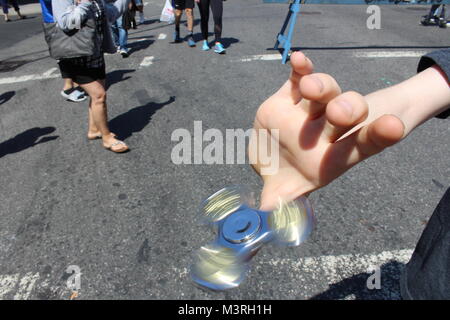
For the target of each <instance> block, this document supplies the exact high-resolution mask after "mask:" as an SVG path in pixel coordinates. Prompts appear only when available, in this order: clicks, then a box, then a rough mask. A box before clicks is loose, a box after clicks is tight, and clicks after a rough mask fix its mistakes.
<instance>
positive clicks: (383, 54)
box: [353, 51, 427, 58]
mask: <svg viewBox="0 0 450 320" xmlns="http://www.w3.org/2000/svg"><path fill="white" fill-rule="evenodd" d="M426 53H427V51H368V52H355V53H353V56H354V57H355V58H419V57H421V56H423V55H425V54H426Z"/></svg>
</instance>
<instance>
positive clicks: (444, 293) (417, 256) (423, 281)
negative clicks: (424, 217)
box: [400, 188, 450, 300]
mask: <svg viewBox="0 0 450 320" xmlns="http://www.w3.org/2000/svg"><path fill="white" fill-rule="evenodd" d="M400 285H401V292H402V297H403V299H408V300H410V299H441V300H442V299H445V300H448V299H450V188H449V189H448V190H447V192H446V193H445V194H444V197H443V198H442V199H441V201H440V202H439V205H438V206H437V207H436V209H435V210H434V212H433V215H432V216H431V218H430V221H429V222H428V224H427V226H426V228H425V230H424V231H423V233H422V236H421V237H420V240H419V243H418V244H417V246H416V249H415V250H414V253H413V255H412V257H411V260H410V261H409V262H408V264H407V265H406V268H405V270H404V273H403V275H402V279H401V283H400Z"/></svg>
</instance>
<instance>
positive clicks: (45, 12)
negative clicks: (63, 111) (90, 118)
mask: <svg viewBox="0 0 450 320" xmlns="http://www.w3.org/2000/svg"><path fill="white" fill-rule="evenodd" d="M39 2H40V4H41V10H42V20H43V22H44V23H54V22H55V20H54V19H53V10H52V0H39ZM60 71H61V76H62V78H63V80H64V86H63V89H62V91H61V95H62V96H63V97H64V98H65V99H67V100H68V101H72V102H81V101H84V100H86V99H87V97H86V95H85V92H84V90H83V89H82V88H81V87H80V86H79V85H78V84H76V83H74V82H73V81H72V79H70V78H69V76H70V75H66V74H64V70H60Z"/></svg>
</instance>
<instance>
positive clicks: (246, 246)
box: [191, 187, 315, 290]
mask: <svg viewBox="0 0 450 320" xmlns="http://www.w3.org/2000/svg"><path fill="white" fill-rule="evenodd" d="M254 207H255V199H254V197H253V195H252V193H251V192H249V190H247V189H245V188H244V187H228V188H224V189H222V190H220V191H218V192H216V193H215V194H213V195H212V196H210V197H209V198H208V199H206V200H205V201H204V202H203V203H202V205H201V210H200V214H201V218H202V220H203V221H204V222H207V223H209V224H212V225H214V226H216V227H217V231H218V232H217V238H216V240H215V241H214V242H213V243H211V244H208V245H206V246H204V247H201V248H200V250H198V251H197V255H196V259H195V261H194V264H193V265H192V267H191V276H192V279H193V280H194V281H195V283H197V284H198V285H200V286H202V287H206V288H209V289H212V290H226V289H231V288H235V287H237V286H239V284H240V283H241V282H242V281H243V280H244V278H245V274H246V272H247V271H248V270H249V263H250V260H251V258H252V257H253V256H254V255H255V254H256V253H257V252H258V250H259V249H260V248H261V247H262V246H263V245H264V244H267V243H270V242H275V243H278V244H282V245H288V246H297V245H299V244H300V243H302V242H303V241H305V240H306V239H307V238H308V236H309V235H310V234H311V231H312V229H313V227H314V224H315V219H314V214H313V210H312V208H311V205H310V204H309V201H308V199H307V198H305V197H300V198H298V199H297V200H295V201H291V202H282V201H280V204H279V206H278V208H277V209H276V210H274V211H261V210H257V209H255V208H254Z"/></svg>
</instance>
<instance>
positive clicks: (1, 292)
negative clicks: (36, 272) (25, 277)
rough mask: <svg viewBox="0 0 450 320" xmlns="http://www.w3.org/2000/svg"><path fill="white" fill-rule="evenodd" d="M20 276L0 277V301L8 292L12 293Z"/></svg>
mask: <svg viewBox="0 0 450 320" xmlns="http://www.w3.org/2000/svg"><path fill="white" fill-rule="evenodd" d="M19 277H20V274H18V273H16V274H10V275H8V274H7V275H3V276H1V275H0V300H3V297H4V296H5V295H6V294H7V293H8V292H10V291H12V290H13V289H14V288H15V287H16V284H17V282H18V281H19Z"/></svg>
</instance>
